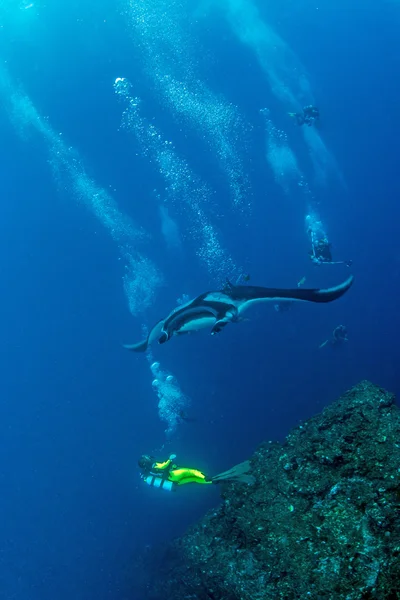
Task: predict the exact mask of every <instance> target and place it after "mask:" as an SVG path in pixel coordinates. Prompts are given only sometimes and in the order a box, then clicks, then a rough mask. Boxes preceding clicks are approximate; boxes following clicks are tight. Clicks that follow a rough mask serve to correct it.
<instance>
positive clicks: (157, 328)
mask: <svg viewBox="0 0 400 600" xmlns="http://www.w3.org/2000/svg"><path fill="white" fill-rule="evenodd" d="M163 325H164V321H163V320H161V321H158V323H156V324H155V325H154V327H153V329H152V330H151V331H150V333H149V335H148V336H147V338H146V339H145V340H142V341H141V342H137V343H136V344H124V348H126V349H127V350H131V351H132V352H146V350H147V348H148V347H149V346H150V344H152V343H153V342H154V340H156V339H158V338H159V337H160V335H161V334H162V329H163ZM163 341H165V340H163Z"/></svg>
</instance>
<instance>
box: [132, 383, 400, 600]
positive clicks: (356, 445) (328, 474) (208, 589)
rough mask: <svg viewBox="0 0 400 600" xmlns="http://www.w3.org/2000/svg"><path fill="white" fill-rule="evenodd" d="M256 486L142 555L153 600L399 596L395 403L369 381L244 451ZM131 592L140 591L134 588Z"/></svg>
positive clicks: (399, 421) (229, 491)
mask: <svg viewBox="0 0 400 600" xmlns="http://www.w3.org/2000/svg"><path fill="white" fill-rule="evenodd" d="M251 462H252V467H253V474H254V475H255V477H256V483H255V484H254V485H253V486H246V485H243V484H237V483H236V484H226V485H225V487H224V488H223V489H222V498H223V501H222V504H221V506H220V507H219V508H218V509H216V510H213V511H211V512H209V513H208V514H207V515H206V516H205V517H204V519H202V520H201V521H200V522H199V523H198V524H196V525H195V526H193V527H192V528H191V529H190V530H189V531H188V532H187V534H185V535H184V536H183V537H182V538H180V539H177V540H174V541H173V542H172V543H171V544H169V545H168V546H166V547H164V548H159V549H157V550H153V551H152V552H150V553H149V554H148V555H147V556H145V557H142V559H141V560H140V570H141V585H140V588H141V589H140V591H139V590H137V591H136V594H135V597H141V598H149V599H151V600H267V599H271V600H272V599H274V600H279V599H285V600H292V599H303V598H304V599H307V600H320V599H323V598H330V599H336V598H337V599H343V600H359V599H374V600H381V599H385V600H395V599H397V598H400V512H399V511H400V410H399V408H398V407H397V406H396V405H395V403H394V396H393V395H392V394H389V393H388V392H386V391H384V390H382V389H380V388H378V387H376V386H374V385H372V384H371V383H369V382H367V381H363V382H361V383H360V384H359V385H357V386H356V387H354V388H353V389H351V390H350V391H349V392H347V393H346V394H345V395H344V396H342V397H341V398H339V400H337V401H336V402H334V403H333V404H332V405H330V406H328V407H327V408H326V409H325V410H324V411H323V412H322V413H321V414H319V415H317V416H316V417H313V418H311V419H310V420H308V421H306V422H305V423H303V424H302V425H300V426H298V427H297V428H296V429H294V430H293V431H292V432H291V433H290V434H289V435H288V437H287V439H286V442H285V443H284V444H280V443H271V442H269V443H266V444H263V445H262V446H260V447H259V448H258V450H257V451H256V452H255V454H254V455H253V457H252V459H251ZM138 594H139V596H138Z"/></svg>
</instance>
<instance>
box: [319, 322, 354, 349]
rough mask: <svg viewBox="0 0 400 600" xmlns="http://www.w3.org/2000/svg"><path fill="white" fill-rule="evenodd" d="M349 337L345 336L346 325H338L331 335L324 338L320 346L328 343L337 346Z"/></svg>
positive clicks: (322, 346)
mask: <svg viewBox="0 0 400 600" xmlns="http://www.w3.org/2000/svg"><path fill="white" fill-rule="evenodd" d="M348 341H349V338H348V337H347V327H346V325H338V326H337V327H335V329H334V330H333V332H332V337H331V338H329V339H327V340H325V342H322V344H320V346H319V347H320V348H324V347H325V346H327V345H328V344H330V345H331V346H337V345H340V344H342V343H343V342H348Z"/></svg>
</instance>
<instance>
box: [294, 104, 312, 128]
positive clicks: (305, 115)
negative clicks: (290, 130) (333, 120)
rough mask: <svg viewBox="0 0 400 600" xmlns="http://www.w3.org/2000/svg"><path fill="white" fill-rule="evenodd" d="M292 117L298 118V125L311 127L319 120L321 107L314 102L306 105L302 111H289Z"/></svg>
mask: <svg viewBox="0 0 400 600" xmlns="http://www.w3.org/2000/svg"><path fill="white" fill-rule="evenodd" d="M289 116H290V117H293V118H294V119H296V123H297V125H299V127H301V126H302V125H307V126H308V127H311V125H314V124H315V123H316V122H317V121H319V109H318V108H317V107H316V106H313V105H312V104H309V105H308V106H305V107H304V108H303V110H302V111H301V112H297V113H289Z"/></svg>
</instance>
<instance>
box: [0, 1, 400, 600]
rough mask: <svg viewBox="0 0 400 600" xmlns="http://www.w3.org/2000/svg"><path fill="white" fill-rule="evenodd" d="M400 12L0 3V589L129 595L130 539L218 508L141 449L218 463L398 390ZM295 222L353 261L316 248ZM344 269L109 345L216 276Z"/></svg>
mask: <svg viewBox="0 0 400 600" xmlns="http://www.w3.org/2000/svg"><path fill="white" fill-rule="evenodd" d="M399 25H400V5H399V4H398V2H396V1H394V0H393V1H392V2H390V1H389V0H387V1H386V0H382V1H381V2H372V1H371V0H363V1H361V0H353V1H352V2H349V0H338V2H333V1H332V0H321V2H317V1H316V0H312V1H311V0H304V1H303V2H292V1H290V0H285V1H282V0H279V1H278V0H274V1H272V2H269V3H265V2H262V1H261V0H215V1H214V2H206V1H205V0H204V1H198V0H195V2H193V1H192V0H190V1H189V0H170V1H167V0H130V1H129V0H118V1H117V2H111V1H108V0H100V1H99V2H97V3H93V2H89V1H88V0H79V1H78V0H72V1H71V2H69V3H50V2H45V0H37V1H36V0H33V2H32V3H31V2H29V0H22V1H21V2H20V0H16V1H14V2H12V1H11V0H4V2H2V3H1V5H0V107H1V108H0V133H1V140H2V145H1V168H0V172H1V206H2V210H1V220H0V231H1V235H0V244H1V250H0V257H1V281H2V286H1V289H2V294H1V315H2V319H1V322H2V326H1V327H2V344H1V355H2V357H1V363H2V394H1V398H2V400H1V415H0V441H1V448H2V452H1V455H2V460H1V468H0V489H1V495H0V531H1V536H0V599H1V600H54V599H55V598H57V600H70V599H71V598H73V599H74V600H89V599H93V598H95V599H96V600H111V599H112V600H128V599H129V600H130V599H132V598H134V596H133V595H132V592H131V590H132V589H133V583H134V582H133V581H132V565H133V564H134V562H135V558H136V557H137V556H138V554H139V553H141V552H143V551H144V550H145V549H146V548H150V547H153V546H155V545H157V544H158V543H159V542H163V541H167V540H170V539H172V538H173V537H174V536H177V535H181V534H183V533H184V532H185V530H186V528H187V527H188V526H189V525H190V524H192V523H194V522H195V521H196V520H197V519H199V518H201V516H202V515H203V514H204V513H205V512H206V511H207V510H208V509H210V508H211V507H215V506H217V505H218V503H219V490H218V487H217V486H215V488H210V487H208V486H203V487H202V486H197V487H196V486H183V487H182V488H180V489H178V493H173V494H171V493H168V492H165V491H163V490H156V489H153V488H150V487H148V486H146V485H145V483H144V482H143V481H142V480H141V479H140V476H139V470H138V466H137V460H138V458H139V456H140V455H141V454H143V453H146V454H153V455H154V456H156V457H158V458H159V459H164V458H166V457H167V456H168V455H169V454H170V453H172V452H173V453H176V454H177V456H178V460H179V462H180V463H181V464H185V466H193V467H195V468H198V469H202V470H204V471H205V472H206V473H211V474H215V473H219V472H220V471H224V470H226V469H229V468H230V467H231V466H232V465H234V464H236V463H238V462H240V461H242V460H245V459H246V458H248V457H249V456H250V455H251V454H252V452H253V451H254V450H255V449H256V447H257V446H258V445H259V444H260V443H262V442H263V441H265V440H270V439H276V440H280V441H282V440H283V439H284V438H285V436H286V435H287V434H288V433H289V431H290V429H291V428H292V427H293V426H295V425H296V424H298V423H299V421H301V420H304V419H307V418H309V417H310V416H312V415H314V414H316V413H317V412H319V411H321V410H322V408H323V407H324V406H326V405H327V404H329V403H330V402H332V401H334V400H335V399H336V398H337V397H338V396H339V395H340V394H342V393H344V392H345V391H346V390H348V389H349V388H350V387H351V386H352V385H354V384H356V383H357V382H359V381H360V380H361V379H369V380H371V381H372V382H374V383H375V384H378V385H380V386H382V387H385V388H387V389H388V390H390V391H392V392H395V393H399V391H400V383H399V378H398V371H397V369H398V365H399V358H400V352H399V347H398V340H399V331H400V329H399V325H400V323H399V321H400V320H399V294H400V245H399V233H398V229H399V218H400V208H399V198H400V183H399V150H398V145H399V143H398V138H399V131H400V120H399V115H400V112H399V106H400V91H399V89H400V88H399V69H400V45H399V34H398V32H399ZM117 78H118V79H117ZM310 104H313V105H315V106H317V107H318V109H319V111H320V119H319V120H318V123H313V124H312V125H311V126H310V127H307V125H304V126H298V125H297V124H296V121H295V119H294V118H292V117H291V116H289V115H288V113H289V112H298V111H301V109H302V108H303V107H304V106H307V105H310ZM263 109H267V111H265V110H264V112H260V111H263ZM307 216H311V217H312V219H313V223H314V226H315V229H318V228H319V229H320V230H323V232H324V233H325V234H326V236H327V238H328V239H329V243H331V244H332V246H331V249H332V256H333V260H334V261H335V262H336V261H338V262H340V261H346V260H349V259H351V260H352V261H353V264H352V266H351V267H350V268H349V267H347V266H346V265H344V264H322V265H315V264H313V262H312V261H311V260H310V257H309V251H310V250H311V249H312V248H311V242H310V236H309V232H307V227H306V225H305V220H306V217H307ZM350 274H353V275H354V277H355V281H354V285H353V287H352V289H351V290H350V291H349V292H348V293H347V294H346V295H345V296H344V297H343V298H341V299H340V300H338V301H337V302H333V303H332V304H326V305H318V304H311V303H298V304H293V305H292V306H290V307H289V310H280V311H278V310H275V309H274V306H273V303H271V304H266V305H264V304H260V305H257V306H255V307H254V308H252V310H251V311H249V312H248V313H246V320H245V322H243V323H237V324H235V323H234V324H229V325H228V326H227V327H226V328H225V329H224V330H223V331H222V332H221V333H220V334H218V335H216V336H213V337H211V336H210V335H209V331H203V332H199V333H195V334H191V335H187V336H182V337H174V339H172V340H171V341H169V342H168V343H167V344H164V345H157V344H156V343H155V344H154V345H153V346H152V347H151V351H152V355H147V356H146V355H145V354H135V353H130V352H128V351H127V350H125V349H124V348H123V344H125V343H134V342H137V341H139V340H140V339H141V338H142V337H143V335H144V328H146V327H147V328H148V327H151V326H152V325H153V324H154V323H155V322H156V321H157V320H158V319H160V318H163V317H165V316H166V315H167V314H168V313H169V312H170V311H171V310H172V309H173V308H174V307H175V306H177V305H178V301H179V299H181V300H182V297H184V295H187V296H188V297H189V298H193V297H195V296H197V295H199V294H201V293H203V292H205V291H206V290H218V289H220V288H221V286H222V285H223V284H224V282H225V279H226V278H228V279H230V280H231V281H233V283H235V282H236V281H241V282H242V283H243V282H244V281H245V279H247V278H248V277H247V276H249V277H250V281H249V284H252V285H260V286H267V287H275V288H279V287H280V288H296V289H297V284H299V285H300V286H301V288H307V287H317V288H320V287H327V286H335V285H337V284H339V283H341V282H342V281H344V280H345V279H346V278H347V277H348V276H349V275H350ZM244 276H245V277H244ZM302 278H305V281H304V282H302V281H301V280H302ZM244 284H245V283H244ZM339 324H344V325H345V326H346V327H347V330H348V341H346V342H343V343H341V344H336V345H332V344H331V343H327V344H326V345H325V346H323V347H320V346H321V345H322V344H323V343H324V341H325V340H329V339H331V336H332V331H333V330H334V329H335V327H336V326H337V325H339ZM153 361H156V362H158V363H159V366H158V365H156V366H155V367H153V371H157V369H158V375H157V374H156V375H154V372H153V373H152V371H151V369H150V364H152V363H153ZM167 376H169V379H168V382H167V383H168V385H167V383H166V381H167V380H166V377H167ZM134 600H140V599H139V598H138V599H136V598H135V599H134Z"/></svg>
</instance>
